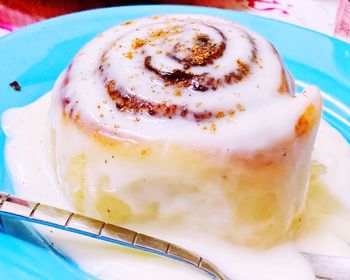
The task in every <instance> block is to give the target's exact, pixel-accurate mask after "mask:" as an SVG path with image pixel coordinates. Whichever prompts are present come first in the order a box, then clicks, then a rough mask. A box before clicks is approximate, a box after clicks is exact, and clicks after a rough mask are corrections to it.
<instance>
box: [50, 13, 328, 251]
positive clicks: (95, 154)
mask: <svg viewBox="0 0 350 280" xmlns="http://www.w3.org/2000/svg"><path fill="white" fill-rule="evenodd" d="M321 103H322V101H321V96H320V94H319V91H318V89H317V88H315V87H310V88H307V89H305V90H304V91H303V92H301V93H295V88H294V81H293V78H292V77H291V75H290V74H289V72H288V71H287V69H286V68H285V66H284V64H283V62H282V60H281V58H280V56H279V54H278V53H277V51H276V49H275V48H274V47H273V46H272V45H271V43H269V42H268V41H267V40H265V39H264V38H262V37H261V36H259V35H258V34H255V33H254V32H252V31H250V30H248V29H246V28H244V27H242V26H239V25H237V24H235V23H233V22H231V21H227V20H223V19H220V18H215V17H209V16H200V15H164V16H154V17H149V18H143V19H139V20H135V21H129V22H125V23H123V24H120V25H117V26H115V27H113V28H111V29H110V30H107V31H106V32H104V33H101V34H100V35H98V36H97V37H96V38H94V39H93V40H92V41H90V42H89V43H88V44H87V45H86V46H84V47H83V48H82V49H81V50H80V51H79V52H78V54H77V55H76V56H75V57H74V59H73V61H72V62H71V63H70V65H69V66H68V68H67V69H66V70H64V71H63V73H62V74H61V76H60V77H59V79H58V80H57V82H56V84H55V86H54V89H53V97H52V105H51V109H50V113H51V127H52V129H51V139H52V143H53V154H54V161H55V166H56V170H57V176H58V178H59V180H60V182H61V185H62V187H63V188H64V190H65V192H66V193H67V196H68V197H69V198H70V199H71V201H72V203H73V205H74V207H75V208H76V209H77V210H79V211H81V212H83V213H85V214H89V215H92V216H96V217H98V218H101V219H104V220H105V221H108V222H112V223H116V224H126V223H155V224H159V225H167V226H168V227H171V226H174V227H177V226H180V227H182V228H195V229H196V230H202V231H208V232H210V233H211V234H215V235H219V236H221V237H223V238H226V239H227V240H230V241H232V242H234V243H236V244H243V245H249V246H259V247H266V246H271V245H273V244H276V243H278V242H281V241H283V240H286V239H289V238H291V237H292V236H293V234H294V233H295V232H296V231H297V229H298V227H299V226H300V224H301V223H302V219H303V209H304V202H305V196H306V193H307V191H308V190H307V185H308V180H309V166H310V155H311V150H312V147H313V143H314V138H315V135H316V133H317V128H318V123H319V120H320V114H321V106H322V105H321Z"/></svg>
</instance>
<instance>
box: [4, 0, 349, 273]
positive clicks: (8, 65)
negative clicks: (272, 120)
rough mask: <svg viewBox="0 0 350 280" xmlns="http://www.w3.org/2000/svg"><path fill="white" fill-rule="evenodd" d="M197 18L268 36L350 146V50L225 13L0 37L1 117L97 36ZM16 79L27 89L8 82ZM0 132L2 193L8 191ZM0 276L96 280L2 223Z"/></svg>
mask: <svg viewBox="0 0 350 280" xmlns="http://www.w3.org/2000/svg"><path fill="white" fill-rule="evenodd" d="M166 13H194V14H207V15H215V16H219V17H223V18H227V19H230V20H233V21H235V22H238V23H240V24H243V25H245V26H248V27H250V28H251V29H253V30H255V31H256V32H258V33H260V34H261V35H263V36H265V37H266V38H268V39H269V40H270V41H271V42H272V43H273V44H274V45H275V46H276V48H277V49H278V50H279V52H280V54H281V55H282V57H283V59H284V61H285V62H286V64H287V66H288V68H289V69H290V70H291V72H292V73H293V75H294V77H295V78H296V79H298V80H301V81H303V82H306V83H310V84H315V85H318V86H319V87H320V88H321V89H322V90H323V91H324V92H326V93H327V95H326V96H325V102H324V104H325V110H324V118H325V119H326V120H327V121H328V122H330V123H331V124H332V125H333V126H334V127H335V128H337V129H338V130H339V131H340V132H341V133H342V134H343V135H344V137H345V138H346V139H347V140H348V142H350V129H349V122H350V116H349V111H350V45H348V44H346V43H344V42H341V41H339V40H336V39H333V38H331V37H328V36H325V35H321V34H319V33H316V32H313V31H310V30H306V29H303V28H300V27H296V26H292V25H289V24H286V23H282V22H279V21H274V20H269V19H265V18H260V17H256V16H252V15H247V14H243V13H237V12H232V11H228V10H220V9H210V8H199V7H189V6H129V7H121V8H119V7H118V8H111V9H101V10H92V11H88V12H82V13H77V14H71V15H67V16H63V17H58V18H54V19H51V20H47V21H43V22H40V23H38V24H34V25H31V26H29V27H26V28H24V29H21V30H19V31H17V32H14V33H12V34H10V35H8V36H5V37H4V38H2V39H0V115H1V114H2V112H3V111H5V110H6V109H8V108H11V107H18V106H23V105H26V104H28V103H31V102H33V101H34V100H36V99H37V98H38V97H39V96H41V95H42V94H44V93H45V92H47V91H48V90H50V89H51V87H52V85H53V83H54V81H55V80H56V78H57V76H58V75H59V73H60V72H61V71H62V70H63V69H64V68H65V67H66V66H67V65H68V63H69V61H70V60H71V58H72V57H73V56H74V54H75V53H76V52H77V51H78V49H80V47H81V46H82V45H83V44H84V43H86V42H87V41H89V40H90V39H91V38H93V37H94V36H95V35H96V34H98V33H99V32H101V31H103V30H105V29H107V28H109V27H111V26H113V25H116V24H118V23H121V22H123V21H127V20H132V19H136V18H139V17H144V16H148V15H154V14H166ZM14 80H17V81H18V82H19V83H20V84H21V86H22V91H20V92H15V91H14V90H13V89H12V88H11V87H10V86H9V83H10V82H12V81H14ZM4 143H5V135H4V133H3V131H2V130H1V129H0V190H4V191H9V192H11V190H12V188H11V183H10V181H9V179H8V177H7V172H6V168H5V164H4V155H3V150H4ZM0 230H1V231H0V248H1V249H0V278H1V279H93V277H92V276H90V275H87V274H86V273H84V272H83V271H81V270H80V269H79V267H78V266H77V265H75V264H74V262H72V261H71V260H69V259H68V258H66V257H65V256H63V255H61V254H59V253H58V252H57V251H56V250H55V249H54V248H52V247H51V246H50V245H49V244H47V243H46V241H45V240H43V239H42V238H40V236H39V235H38V234H37V233H36V232H35V231H33V229H32V227H30V226H29V227H26V226H24V225H23V224H21V223H18V222H14V221H10V220H7V219H2V222H1V223H0Z"/></svg>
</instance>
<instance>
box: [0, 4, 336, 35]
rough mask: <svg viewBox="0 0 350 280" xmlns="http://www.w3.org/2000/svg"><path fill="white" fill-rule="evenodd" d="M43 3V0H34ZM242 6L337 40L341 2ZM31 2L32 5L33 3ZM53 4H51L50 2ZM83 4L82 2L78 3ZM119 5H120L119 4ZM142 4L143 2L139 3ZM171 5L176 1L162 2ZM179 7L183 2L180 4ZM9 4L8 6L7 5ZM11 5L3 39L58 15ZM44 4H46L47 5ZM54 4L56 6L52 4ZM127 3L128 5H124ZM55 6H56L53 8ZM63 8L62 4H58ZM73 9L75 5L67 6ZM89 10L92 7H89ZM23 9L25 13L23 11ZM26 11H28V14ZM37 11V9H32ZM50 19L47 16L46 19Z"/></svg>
mask: <svg viewBox="0 0 350 280" xmlns="http://www.w3.org/2000/svg"><path fill="white" fill-rule="evenodd" d="M32 1H34V2H35V1H40V0H32ZM235 1H238V2H243V1H246V2H247V3H248V4H247V5H246V6H243V8H241V9H242V10H243V11H245V12H247V13H251V14H256V15H260V16H264V17H269V18H274V19H278V20H281V21H285V22H289V23H293V24H296V25H300V26H303V27H306V28H309V29H312V30H316V31H318V32H321V33H325V34H328V35H331V36H334V30H335V23H336V14H337V8H338V5H339V0H256V1H255V0H235ZM235 1H234V0H231V1H214V0H213V1H212V0H206V1H203V0H201V1H180V2H181V3H182V2H183V3H187V2H191V3H195V4H197V3H202V4H204V5H206V4H207V5H211V4H214V5H221V6H223V7H230V8H235V9H237V6H234V4H233V2H235ZM29 2H30V1H29ZM48 2H49V3H50V1H48ZM78 2H79V1H78ZM117 2H118V1H117ZM139 2H140V1H139ZM141 2H142V1H141ZM158 2H167V3H171V2H174V1H158ZM176 2H177V3H179V1H176ZM6 3H7V5H6ZM9 3H11V2H8V1H4V0H0V36H3V35H5V34H7V33H9V32H11V31H12V30H15V29H17V28H19V27H21V26H25V25H27V24H30V23H33V22H36V21H39V20H43V19H45V18H46V17H50V16H52V15H55V11H52V12H51V11H50V10H49V11H47V10H48V9H50V7H46V6H45V7H44V4H43V6H42V7H41V8H42V10H45V12H46V14H45V12H44V16H43V15H42V14H41V15H38V14H35V15H33V14H28V10H29V11H30V9H27V8H26V7H25V6H23V5H22V6H21V5H20V4H18V5H17V6H16V5H13V3H14V2H12V5H11V4H9ZM43 3H44V2H43ZM51 3H52V2H51ZM124 3H125V2H124ZM51 5H52V4H51ZM57 5H59V4H57ZM67 5H72V4H67ZM79 8H81V7H77V6H76V5H75V6H72V7H66V8H62V7H61V6H56V7H53V8H52V9H53V10H55V9H56V10H57V13H64V12H67V10H68V11H69V9H71V10H72V11H74V10H77V9H79ZM88 8H89V7H88ZM21 9H22V10H21ZM24 9H25V11H24ZM32 10H33V9H32ZM45 15H46V16H45Z"/></svg>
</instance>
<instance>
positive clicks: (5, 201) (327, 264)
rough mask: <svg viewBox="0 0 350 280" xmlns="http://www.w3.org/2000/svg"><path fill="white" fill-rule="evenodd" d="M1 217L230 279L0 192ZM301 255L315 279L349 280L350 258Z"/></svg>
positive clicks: (166, 248) (171, 250)
mask: <svg viewBox="0 0 350 280" xmlns="http://www.w3.org/2000/svg"><path fill="white" fill-rule="evenodd" d="M0 214H1V215H5V216H8V217H11V218H16V219H19V220H23V221H28V222H32V223H37V224H41V225H45V226H49V227H54V228H58V229H62V230H65V231H70V232H74V233H77V234H81V235H85V236H90V237H92V238H96V239H99V240H104V241H108V242H111V243H116V244H119V245H122V246H127V247H131V248H134V249H136V250H141V251H147V252H149V253H152V254H156V255H160V256H165V257H168V258H171V259H173V260H177V261H181V262H185V263H187V264H190V265H192V266H194V267H196V268H198V269H200V270H202V271H204V272H206V273H207V274H208V275H209V276H211V277H214V278H215V279H218V280H229V278H228V277H226V276H225V275H224V274H223V273H222V272H221V271H220V270H219V269H218V268H217V267H216V266H215V265H214V264H212V263H210V262H209V261H207V260H205V259H204V258H202V257H200V256H199V255H197V254H195V253H193V252H191V251H189V250H187V249H185V248H182V247H179V246H177V245H175V244H173V243H169V242H167V241H164V240H160V239H158V238H155V237H152V236H149V235H146V234H143V233H138V232H135V231H132V230H129V229H127V228H123V227H119V226H116V225H112V224H108V223H105V222H102V221H99V220H96V219H93V218H89V217H86V216H82V215H80V214H76V213H73V212H69V211H66V210H63V209H59V208H56V207H53V206H49V205H45V204H41V203H38V202H31V201H27V200H24V199H21V198H18V197H16V196H13V195H9V194H6V193H1V192H0ZM303 255H304V256H305V257H306V259H307V260H308V261H309V262H310V264H311V265H312V267H313V269H314V271H315V273H316V275H317V278H318V279H326V280H349V279H350V258H341V257H329V256H322V255H316V254H310V253H303Z"/></svg>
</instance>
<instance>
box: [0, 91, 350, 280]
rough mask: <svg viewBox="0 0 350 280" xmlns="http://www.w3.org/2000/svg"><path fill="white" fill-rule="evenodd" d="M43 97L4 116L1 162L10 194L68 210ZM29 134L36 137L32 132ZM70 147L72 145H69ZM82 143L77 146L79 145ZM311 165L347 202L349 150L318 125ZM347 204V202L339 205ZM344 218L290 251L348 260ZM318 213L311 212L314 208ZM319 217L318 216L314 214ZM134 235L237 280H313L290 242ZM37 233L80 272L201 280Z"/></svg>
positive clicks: (53, 233)
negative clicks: (266, 244)
mask: <svg viewBox="0 0 350 280" xmlns="http://www.w3.org/2000/svg"><path fill="white" fill-rule="evenodd" d="M49 103H50V96H49V95H47V96H45V97H43V98H41V99H39V100H38V101H37V102H34V103H33V104H31V105H29V106H27V107H24V108H18V109H11V110H9V111H8V112H6V113H5V114H4V115H3V122H2V125H3V128H4V131H5V133H6V135H7V137H8V141H7V144H6V162H7V164H8V168H9V172H10V175H11V177H12V180H13V183H14V186H15V192H16V194H18V195H20V196H22V197H25V198H26V199H31V200H39V201H41V202H43V203H48V204H52V205H57V206H59V207H63V208H66V209H70V204H69V203H68V202H67V200H66V199H65V197H64V195H63V194H62V190H61V187H60V186H58V185H57V182H56V179H55V176H54V174H53V167H52V166H51V162H52V161H51V160H49V159H48V155H49V154H50V152H49V149H50V144H49V143H48V127H47V125H46V116H47V113H48V110H49ZM33 132H35V133H33ZM71 140H72V142H74V139H71ZM81 144H83V143H81ZM313 160H318V161H319V162H320V163H321V164H324V165H326V166H327V173H326V174H325V175H324V176H323V181H324V182H325V183H326V188H327V190H328V191H329V192H331V193H332V194H334V195H335V196H337V197H341V199H342V200H343V201H344V202H347V203H349V201H350V200H349V197H348V195H347V194H349V193H350V189H349V187H350V186H349V184H347V182H349V181H350V174H349V172H348V170H349V166H350V148H349V145H348V144H347V143H346V141H345V140H344V139H342V137H341V136H340V135H339V133H338V132H336V131H335V130H334V129H333V128H331V127H330V126H329V125H327V124H326V123H325V122H323V123H322V125H321V127H320V132H319V134H318V138H317V141H316V145H315V150H314V153H313ZM345 205H347V204H345ZM346 209H347V210H346V211H345V212H341V213H339V212H337V213H333V214H327V213H326V215H327V216H326V221H325V223H323V226H322V227H320V228H318V229H316V231H315V232H313V233H311V234H308V235H305V236H301V237H299V239H298V240H297V244H296V246H297V248H298V249H299V250H306V251H311V252H319V253H323V254H330V255H342V256H348V257H350V246H349V245H348V243H347V242H348V241H349V240H350V225H349V212H348V209H349V206H347V208H346ZM313 210H316V211H318V208H316V209H313ZM321 214H322V213H321ZM133 227H134V228H135V229H137V230H139V231H143V232H145V233H149V234H153V235H156V236H159V237H161V238H163V239H166V240H169V241H173V242H175V243H177V244H179V245H182V246H184V247H186V248H188V249H192V250H193V251H195V252H197V253H199V254H201V255H203V256H204V257H207V258H208V259H210V260H211V261H212V262H213V263H215V264H217V265H218V266H219V267H220V268H221V269H223V270H224V271H225V272H226V273H227V274H228V276H230V277H232V279H237V280H253V279H254V280H255V279H262V280H280V279H285V280H295V279H298V280H313V279H314V276H313V273H312V272H311V268H310V266H309V265H308V264H307V262H306V261H305V260H304V259H303V258H302V256H301V255H300V254H299V253H298V252H297V249H296V246H295V245H294V244H285V245H283V246H279V247H276V248H273V249H271V250H268V251H260V252H257V251H254V250H249V249H245V248H238V247H235V246H233V245H232V244H227V243H225V242H224V241H222V240H220V239H218V238H215V237H212V236H207V235H205V234H204V233H202V234H201V233H199V232H196V233H195V234H194V233H193V232H192V231H188V232H184V231H181V230H180V229H177V230H175V231H173V230H169V229H167V228H162V227H152V225H149V226H146V225H143V226H141V225H134V226H133ZM38 228H39V230H40V232H41V233H43V234H44V235H45V236H47V238H48V239H49V240H50V241H52V242H53V243H54V244H55V246H57V247H58V248H59V249H61V250H63V252H64V253H66V254H67V255H68V256H70V257H71V258H72V259H73V260H75V261H76V262H77V263H78V264H79V265H80V266H81V267H82V268H83V269H85V270H86V271H88V272H90V273H92V274H94V275H96V276H98V277H99V278H100V279H139V276H140V271H142V279H160V278H162V277H164V275H166V278H167V279H207V278H206V276H205V275H202V274H200V273H198V272H197V271H196V270H193V269H190V268H189V267H187V266H186V265H182V264H176V263H174V262H171V261H167V260H165V259H162V258H158V257H150V256H146V255H139V254H134V253H132V252H131V251H130V250H124V249H120V247H118V246H114V245H110V244H106V243H104V242H98V241H93V240H90V239H88V238H85V237H80V236H76V235H73V234H69V233H63V232H61V231H58V230H54V229H53V230H52V229H48V228H45V227H38Z"/></svg>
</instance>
